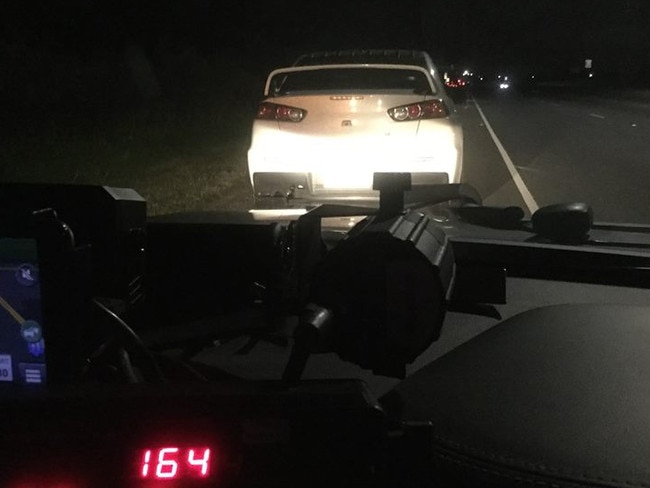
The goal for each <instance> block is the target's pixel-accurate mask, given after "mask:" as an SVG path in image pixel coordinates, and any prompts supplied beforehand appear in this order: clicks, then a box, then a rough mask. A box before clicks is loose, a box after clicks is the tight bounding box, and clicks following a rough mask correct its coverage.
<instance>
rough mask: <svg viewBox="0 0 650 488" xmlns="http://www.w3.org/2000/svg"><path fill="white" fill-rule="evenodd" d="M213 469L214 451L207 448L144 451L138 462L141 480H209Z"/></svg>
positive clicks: (172, 448) (166, 448)
mask: <svg viewBox="0 0 650 488" xmlns="http://www.w3.org/2000/svg"><path fill="white" fill-rule="evenodd" d="M211 467H212V450H211V449H210V448H209V447H205V446H202V447H176V446H164V447H157V448H154V449H144V450H142V451H140V459H139V462H138V472H139V475H140V478H142V479H154V480H179V479H184V478H195V479H196V478H207V477H208V476H210V471H211Z"/></svg>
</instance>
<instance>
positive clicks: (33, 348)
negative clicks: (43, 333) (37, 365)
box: [27, 339, 45, 358]
mask: <svg viewBox="0 0 650 488" xmlns="http://www.w3.org/2000/svg"><path fill="white" fill-rule="evenodd" d="M27 350H28V351H29V353H30V354H31V355H32V356H34V357H35V358H37V357H39V356H42V355H43V354H44V353H45V341H43V339H41V340H40V341H38V342H28V343H27Z"/></svg>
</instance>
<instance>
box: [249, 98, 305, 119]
mask: <svg viewBox="0 0 650 488" xmlns="http://www.w3.org/2000/svg"><path fill="white" fill-rule="evenodd" d="M306 115H307V111H306V110H303V109H301V108H297V107H289V106H288V105H279V104H277V103H271V102H262V103H260V106H259V108H258V109H257V117H256V118H257V119H262V120H277V121H279V122H302V120H303V119H304V118H305V116H306Z"/></svg>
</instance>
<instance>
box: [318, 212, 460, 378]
mask: <svg viewBox="0 0 650 488" xmlns="http://www.w3.org/2000/svg"><path fill="white" fill-rule="evenodd" d="M454 274H455V264H454V256H453V252H452V249H451V246H450V245H449V242H448V240H447V236H446V235H445V233H444V231H443V230H442V229H441V228H440V227H439V226H438V225H437V224H436V222H434V221H433V220H431V219H430V218H428V217H427V216H425V215H423V214H420V213H417V212H406V213H405V214H403V215H398V216H396V217H390V218H386V219H384V218H381V217H380V216H374V217H369V218H368V219H366V220H365V221H364V222H362V223H361V224H359V225H357V226H356V227H355V228H354V229H353V230H352V231H351V232H350V233H349V235H348V236H347V237H346V238H345V239H344V240H343V241H341V243H340V244H339V245H338V246H337V247H335V248H334V249H333V250H332V251H331V252H330V253H329V254H328V255H327V256H326V257H325V259H324V260H323V261H322V262H321V263H320V264H319V265H318V266H317V268H316V270H315V273H314V278H313V280H312V285H311V296H310V301H311V302H312V303H315V304H317V305H320V306H322V307H325V308H328V309H330V310H332V312H333V315H334V325H333V327H334V333H333V338H334V339H333V349H334V350H335V351H336V352H337V353H338V354H339V355H340V356H341V357H342V358H343V359H345V360H348V361H351V362H354V363H356V364H358V365H360V366H362V367H364V368H368V369H372V370H373V371H374V372H375V373H377V374H384V375H387V376H396V377H403V376H404V374H405V365H406V364H407V363H411V362H413V360H414V359H415V358H416V357H417V356H419V355H420V354H421V353H422V352H424V350H426V349H427V348H428V347H429V345H430V344H431V343H432V342H433V341H435V340H436V339H438V337H439V336H440V330H441V328H442V323H443V320H444V316H445V306H446V302H447V300H448V299H449V297H450V294H451V290H452V286H453V282H454Z"/></svg>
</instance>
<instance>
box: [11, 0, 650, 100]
mask: <svg viewBox="0 0 650 488" xmlns="http://www.w3.org/2000/svg"><path fill="white" fill-rule="evenodd" d="M649 21H650V2H647V1H645V0H620V1H612V0H539V1H537V0H525V1H524V0H490V1H483V0H454V1H448V0H444V1H443V0H400V1H388V0H328V1H306V0H281V1H267V2H259V1H258V0H94V1H93V0H59V1H56V0H20V1H16V2H2V5H1V6H0V63H1V65H2V66H3V69H2V72H1V73H0V98H2V100H0V101H3V102H5V103H8V104H9V105H11V104H12V103H13V104H17V103H19V101H20V100H22V101H24V102H25V103H26V104H31V105H33V106H36V105H39V104H42V103H45V102H48V100H49V101H52V103H54V102H55V101H56V100H58V102H60V103H66V104H70V100H72V99H73V98H76V99H78V100H82V101H84V103H85V102H87V101H93V100H99V99H100V98H101V99H103V100H105V101H106V103H109V102H108V101H111V100H112V102H111V103H113V102H115V101H116V100H119V99H122V98H124V96H125V91H124V90H122V92H120V91H119V90H120V89H118V88H114V87H118V86H120V83H121V82H122V81H123V80H122V81H120V80H121V78H124V77H127V76H128V75H125V73H124V72H123V71H125V70H124V66H125V65H128V64H129V62H128V60H127V61H125V59H124V56H125V52H126V46H129V45H136V46H138V47H139V48H140V49H142V50H144V52H145V53H147V56H149V57H150V60H151V62H152V64H153V67H154V69H155V70H156V73H157V76H159V77H160V79H161V80H162V81H161V83H162V84H163V85H164V84H165V83H167V85H166V86H167V88H165V87H164V86H163V92H165V91H167V92H169V91H174V89H175V90H176V92H178V93H180V92H182V91H185V92H187V91H191V90H195V89H196V86H198V85H197V84H200V83H198V82H199V81H200V78H201V76H202V75H201V70H202V69H203V68H202V63H203V64H206V65H207V64H210V65H211V66H213V67H214V66H215V63H217V64H219V63H222V64H224V65H226V66H228V67H229V68H228V69H231V70H232V67H233V66H234V65H235V66H236V68H237V69H236V70H235V71H236V72H238V73H240V74H241V73H244V74H245V75H246V76H248V77H250V78H255V79H258V78H259V79H261V78H262V77H263V76H264V74H265V73H266V72H267V71H268V70H269V69H271V68H274V67H277V66H278V65H283V64H288V63H290V62H291V61H292V60H293V59H294V58H295V56H296V55H297V54H299V53H301V52H303V51H308V50H314V49H340V48H364V47H365V48H369V47H370V48H376V47H400V48H421V49H425V50H427V51H429V52H430V53H431V54H432V56H433V57H434V60H436V61H437V62H438V63H439V64H452V63H453V64H458V65H461V64H462V65H466V66H470V67H472V68H474V69H475V70H490V69H503V68H507V69H511V70H513V71H516V70H522V71H526V72H537V73H541V72H548V73H549V76H558V75H559V74H561V73H565V72H567V71H568V70H570V69H576V67H578V68H579V67H580V64H581V63H583V60H584V59H585V58H592V59H594V67H595V69H597V70H598V71H600V72H601V73H606V72H607V73H609V74H610V75H612V76H615V77H617V79H618V80H625V79H636V80H644V81H645V82H646V83H647V82H648V80H650V66H649V65H650V57H649V56H648V55H647V52H648V48H649V47H650V38H649V34H648V33H647V29H646V26H647V25H648V24H649ZM188 53H189V54H188ZM192 76H194V78H193V79H192ZM193 80H194V81H196V82H197V83H194V81H193ZM124 83H126V82H124ZM193 83H194V84H193ZM244 83H245V82H244ZM109 92H110V93H109ZM57 97H58V98H57ZM111 97H112V98H111ZM55 99H56V100H55Z"/></svg>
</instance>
